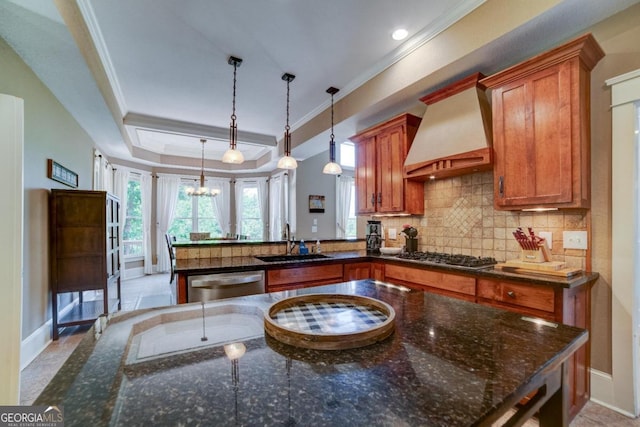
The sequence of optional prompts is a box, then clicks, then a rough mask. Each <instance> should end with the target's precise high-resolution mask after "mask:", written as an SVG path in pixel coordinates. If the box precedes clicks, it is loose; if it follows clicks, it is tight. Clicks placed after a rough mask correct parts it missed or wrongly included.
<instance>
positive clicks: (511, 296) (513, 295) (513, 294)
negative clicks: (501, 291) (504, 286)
mask: <svg viewBox="0 0 640 427" xmlns="http://www.w3.org/2000/svg"><path fill="white" fill-rule="evenodd" d="M507 295H508V296H509V297H510V298H515V297H516V293H515V292H513V291H509V292H507Z"/></svg>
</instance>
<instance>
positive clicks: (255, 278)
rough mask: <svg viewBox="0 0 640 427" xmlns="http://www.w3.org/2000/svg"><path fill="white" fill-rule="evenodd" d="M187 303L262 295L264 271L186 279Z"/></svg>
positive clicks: (206, 275) (204, 275)
mask: <svg viewBox="0 0 640 427" xmlns="http://www.w3.org/2000/svg"><path fill="white" fill-rule="evenodd" d="M187 287H188V289H187V295H188V298H187V299H188V301H189V302H200V301H212V300H217V299H223V298H232V297H241V296H245V295H254V294H263V293H264V271H243V272H235V273H216V274H203V275H199V276H189V277H188V279H187Z"/></svg>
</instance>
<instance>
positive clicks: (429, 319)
mask: <svg viewBox="0 0 640 427" xmlns="http://www.w3.org/2000/svg"><path fill="white" fill-rule="evenodd" d="M307 293H341V294H354V295H363V296H369V297H373V298H377V299H380V300H382V301H385V302H387V303H388V304H390V305H391V306H392V307H393V308H394V310H395V311H396V330H395V332H394V333H393V335H391V336H390V337H389V338H387V339H386V340H384V341H382V342H380V343H377V344H374V345H371V346H368V347H364V348H361V349H354V350H343V351H336V352H330V351H314V350H306V349H301V348H296V347H291V346H287V345H285V344H282V343H279V342H277V341H274V340H272V339H270V338H269V337H265V335H264V333H263V331H262V330H261V328H260V327H257V328H256V327H255V325H254V327H253V330H249V329H251V328H249V326H248V325H249V324H255V323H256V322H257V324H258V325H261V315H262V312H263V311H264V310H265V309H266V308H267V307H269V306H270V305H271V304H273V303H274V302H277V301H279V300H281V299H283V298H286V297H289V296H293V295H300V294H307ZM203 307H204V308H203ZM203 310H204V311H205V314H204V315H202V311H203ZM201 316H203V317H204V318H205V322H206V331H208V332H206V331H205V332H203V331H202V329H201V328H202V322H203V321H202V318H203V317H201ZM225 316H231V317H225ZM233 316H236V317H237V318H233ZM251 318H255V319H256V320H255V321H254V320H249V321H248V320H247V319H251ZM223 319H224V321H222V320H223ZM103 326H104V329H103V331H102V333H101V334H99V332H100V331H99V329H101V328H102V327H103ZM247 328H249V329H247ZM221 331H223V332H224V333H222V332H221ZM203 333H204V334H206V335H207V336H208V338H209V339H208V340H207V341H201V340H200V337H201V336H202V334H203ZM220 334H221V335H220ZM225 334H226V335H225ZM96 335H97V336H98V337H99V338H96ZM587 339H588V332H587V331H586V330H583V329H579V328H575V327H571V326H567V325H562V324H553V323H550V322H542V321H540V320H539V319H538V320H537V321H536V320H534V319H530V318H527V317H526V316H522V315H520V314H516V313H512V312H507V311H503V310H500V309H496V308H492V307H486V306H482V305H478V304H474V303H469V302H465V301H461V300H457V299H452V298H448V297H444V296H439V295H434V294H430V293H426V292H422V291H417V290H411V289H408V288H403V287H399V286H395V285H390V284H386V283H384V282H375V281H372V280H361V281H351V282H344V283H338V284H335V285H329V286H322V287H314V288H307V289H298V290H295V291H286V292H278V293H271V294H263V295H253V296H250V297H243V298H233V299H228V300H220V301H216V302H210V303H206V304H204V306H201V305H200V304H184V305H180V306H175V307H167V308H159V309H150V310H140V311H136V312H131V313H121V314H116V315H114V316H113V317H112V318H111V319H110V320H109V321H108V322H106V321H105V319H103V321H102V322H101V323H100V322H99V323H97V324H96V325H94V327H93V329H92V330H91V331H90V332H89V333H87V335H86V336H85V337H84V339H83V340H82V342H81V343H80V345H79V346H78V348H77V349H76V350H75V352H74V353H73V354H72V355H71V357H70V358H69V359H68V361H67V362H66V363H65V364H64V365H63V367H62V368H61V370H60V371H59V372H58V374H57V375H56V376H55V377H54V379H53V380H52V381H51V383H50V384H49V385H48V386H47V387H46V388H45V390H44V391H43V393H42V394H41V395H40V396H39V397H38V399H37V400H36V402H35V404H37V405H63V407H64V415H65V425H68V426H76V425H77V426H88V425H91V426H106V425H113V426H134V425H216V426H218V425H314V426H316V425H317V426H322V425H327V426H335V425H354V426H360V425H362V426H372V425H411V426H414V425H438V426H444V425H446V426H468V425H491V423H492V422H494V421H495V420H497V419H498V418H499V417H500V415H502V414H503V413H504V412H506V411H507V410H508V409H509V408H511V407H513V406H514V405H515V404H516V403H517V402H518V401H519V400H520V398H521V397H522V396H524V395H526V394H528V393H529V392H531V391H534V390H539V392H538V395H537V397H534V398H533V399H532V400H531V401H530V402H532V403H531V408H530V409H531V411H530V412H529V413H527V414H524V415H525V416H530V415H531V414H533V412H535V410H536V408H540V409H541V412H540V413H541V418H540V421H541V425H543V426H544V425H563V423H564V424H566V423H567V411H566V409H563V403H564V402H563V399H562V395H563V384H564V381H565V380H566V379H565V378H564V377H563V375H564V374H563V373H564V372H565V370H564V368H563V366H564V364H565V363H566V361H567V360H568V358H569V357H570V356H571V354H572V353H574V352H575V351H576V350H577V349H578V348H579V347H580V346H581V345H583V344H584V343H585V342H586V341H587ZM230 342H242V344H243V345H244V347H245V349H246V351H245V353H244V354H243V355H242V356H241V357H240V358H238V359H233V360H232V359H230V358H229V357H227V356H226V355H225V349H224V344H228V343H230ZM545 402H546V403H545ZM525 408H526V407H525Z"/></svg>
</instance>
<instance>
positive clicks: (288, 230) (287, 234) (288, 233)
mask: <svg viewBox="0 0 640 427" xmlns="http://www.w3.org/2000/svg"><path fill="white" fill-rule="evenodd" d="M284 233H285V239H286V240H287V246H286V248H285V255H291V254H292V253H293V248H295V247H296V242H295V241H294V240H293V239H292V238H291V228H289V223H287V224H286V225H285V232H284Z"/></svg>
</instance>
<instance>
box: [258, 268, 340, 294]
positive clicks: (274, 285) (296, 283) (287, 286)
mask: <svg viewBox="0 0 640 427" xmlns="http://www.w3.org/2000/svg"><path fill="white" fill-rule="evenodd" d="M342 277H343V264H341V263H340V264H323V265H313V266H308V267H293V268H279V269H274V270H267V274H266V284H265V285H266V290H267V292H279V291H287V290H291V289H299V288H308V287H310V286H320V285H329V284H333V283H339V282H342V281H343V278H342Z"/></svg>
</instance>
